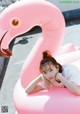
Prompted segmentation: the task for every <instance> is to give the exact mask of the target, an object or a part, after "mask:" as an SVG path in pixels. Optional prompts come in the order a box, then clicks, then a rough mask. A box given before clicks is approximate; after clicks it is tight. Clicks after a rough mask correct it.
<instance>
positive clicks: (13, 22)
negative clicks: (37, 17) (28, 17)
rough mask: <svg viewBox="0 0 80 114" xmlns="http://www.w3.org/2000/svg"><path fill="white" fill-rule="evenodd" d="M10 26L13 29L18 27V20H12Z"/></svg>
mask: <svg viewBox="0 0 80 114" xmlns="http://www.w3.org/2000/svg"><path fill="white" fill-rule="evenodd" d="M12 25H13V26H15V27H16V26H18V25H19V20H18V19H13V20H12Z"/></svg>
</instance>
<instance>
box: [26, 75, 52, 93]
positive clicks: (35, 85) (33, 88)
mask: <svg viewBox="0 0 80 114" xmlns="http://www.w3.org/2000/svg"><path fill="white" fill-rule="evenodd" d="M41 80H42V81H44V84H45V88H49V87H50V85H51V82H50V80H48V79H47V78H45V77H44V76H43V75H40V76H38V77H37V78H36V79H34V80H33V81H32V82H31V83H30V84H29V85H28V86H27V87H26V89H25V92H26V93H28V94H32V93H34V92H37V91H40V90H43V88H42V87H41V86H39V85H38V83H39V82H40V81H41Z"/></svg>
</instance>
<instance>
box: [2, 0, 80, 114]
mask: <svg viewBox="0 0 80 114" xmlns="http://www.w3.org/2000/svg"><path fill="white" fill-rule="evenodd" d="M36 25H39V26H40V27H41V28H42V37H41V38H40V39H39V40H38V41H37V43H36V44H35V46H34V48H33V49H32V51H31V52H30V54H29V56H28V58H27V59H26V61H25V63H24V65H23V68H22V70H21V76H20V78H19V80H18V82H17V83H16V85H15V88H14V94H13V99H14V105H15V108H16V110H17V113H18V114H80V107H79V106H80V97H78V96H75V95H73V94H72V93H71V92H70V91H68V90H67V89H65V88H61V89H60V88H53V89H50V90H49V91H47V90H44V91H40V92H37V93H35V94H32V95H27V94H26V93H25V88H26V86H27V85H28V84H29V83H30V82H31V81H32V80H33V79H34V78H35V77H37V76H38V75H39V74H40V72H39V63H40V60H41V58H42V52H43V51H44V50H47V49H48V50H50V51H51V53H53V56H55V57H56V59H57V60H58V61H59V62H60V63H61V64H65V63H72V64H75V65H76V66H77V67H80V62H79V59H80V51H79V49H78V48H77V47H76V46H74V45H73V44H69V45H66V46H63V47H62V48H60V46H61V44H62V42H63V38H64V30H65V22H64V18H63V16H62V13H61V12H60V10H59V9H58V8H57V7H56V6H54V5H53V4H51V3H49V2H47V1H44V0H29V1H27V0H24V1H23V0H22V1H20V2H16V3H14V4H13V5H11V6H9V7H8V8H6V9H5V10H4V11H3V12H2V14H1V16H0V38H1V51H2V52H3V53H4V54H6V55H8V56H9V55H11V53H10V51H9V50H8V48H9V43H10V42H11V41H12V39H13V38H14V37H15V36H17V35H20V34H22V33H24V32H27V31H28V30H30V29H31V28H32V27H34V26H36ZM59 48H60V49H59ZM58 50H59V51H58Z"/></svg>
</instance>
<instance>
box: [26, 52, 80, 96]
mask: <svg viewBox="0 0 80 114" xmlns="http://www.w3.org/2000/svg"><path fill="white" fill-rule="evenodd" d="M40 72H41V75H39V76H38V77H37V78H36V79H34V80H33V81H32V82H31V83H30V84H29V85H28V86H27V88H26V90H25V91H26V93H28V94H31V93H34V92H37V91H40V90H43V89H49V88H50V87H53V86H54V87H55V86H58V87H66V88H67V89H69V90H70V91H71V92H72V93H73V94H75V95H80V71H79V69H78V68H76V67H75V66H74V65H70V64H67V65H63V66H62V65H60V64H59V63H58V62H57V61H56V60H55V59H54V58H53V57H52V56H51V54H50V52H49V51H44V52H43V59H42V60H41V62H40Z"/></svg>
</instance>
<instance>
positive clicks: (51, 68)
mask: <svg viewBox="0 0 80 114" xmlns="http://www.w3.org/2000/svg"><path fill="white" fill-rule="evenodd" d="M41 72H42V74H43V75H44V76H45V77H47V78H48V79H49V78H52V77H55V75H56V73H58V72H59V66H58V65H56V66H55V65H53V63H52V62H46V63H45V64H44V65H43V66H42V67H41Z"/></svg>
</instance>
